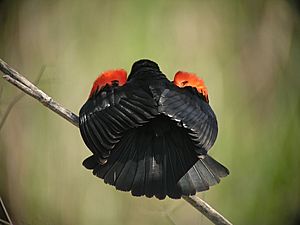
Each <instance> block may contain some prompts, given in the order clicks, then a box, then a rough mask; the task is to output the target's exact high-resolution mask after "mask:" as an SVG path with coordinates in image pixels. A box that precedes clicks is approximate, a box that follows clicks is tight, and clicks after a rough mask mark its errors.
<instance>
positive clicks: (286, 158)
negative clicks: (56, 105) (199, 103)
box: [0, 0, 300, 225]
mask: <svg viewBox="0 0 300 225" xmlns="http://www.w3.org/2000/svg"><path fill="white" fill-rule="evenodd" d="M299 18H300V15H299V11H297V9H296V8H295V6H294V5H292V4H290V3H289V2H288V1H280V0H278V1H277V0H274V1H259V0H254V1H236V0H231V1H226V2H225V1H224V2H223V1H179V0H178V1H134V0H132V1H96V0H92V1H78V0H76V1H70V0H61V1H37V0H27V1H20V0H19V1H16V0H15V1H9V0H2V1H0V28H1V33H0V58H2V59H4V60H5V61H7V62H8V63H9V64H10V65H12V66H13V67H14V68H16V69H17V70H19V71H20V72H21V73H23V74H24V75H26V76H27V78H28V79H30V80H32V81H33V80H35V79H36V77H37V75H38V73H39V71H40V69H41V67H42V66H43V65H46V71H45V72H44V74H43V76H42V78H41V81H40V82H39V87H40V88H41V89H43V90H44V91H45V92H46V93H48V94H49V95H50V96H52V97H53V98H54V99H56V100H57V101H58V102H60V103H62V104H63V105H64V106H66V107H67V108H69V109H71V110H72V111H74V112H78V111H79V109H80V107H81V105H82V104H83V103H84V102H85V100H86V98H87V97H88V94H89V91H90V88H91V85H92V82H93V81H94V79H95V77H96V76H97V75H98V74H99V73H100V72H102V71H105V70H107V69H112V68H124V69H126V70H127V71H129V70H130V66H131V65H132V63H133V62H134V61H135V60H137V59H141V58H149V59H152V60H154V61H156V62H157V63H158V64H159V65H160V67H161V69H162V71H163V72H164V73H165V74H167V75H168V77H169V78H170V79H172V78H173V75H174V74H175V73H176V72H177V71H178V70H185V71H190V72H195V73H197V74H198V75H199V76H201V77H202V78H204V80H205V82H206V84H207V86H208V90H209V98H210V102H211V105H212V107H213V109H214V111H215V113H216V115H217V117H218V121H219V128H220V129H219V136H218V139H217V142H216V144H215V146H214V147H213V148H212V149H211V154H212V155H213V156H214V157H215V158H216V159H218V160H219V161H220V162H222V163H223V164H224V165H226V166H227V167H228V168H229V169H230V172H231V174H230V176H228V177H227V178H225V179H223V180H222V182H221V183H220V184H219V185H217V186H214V187H213V188H212V189H211V190H209V191H207V192H205V193H200V194H199V196H200V197H202V198H204V199H205V200H206V201H207V202H208V203H210V204H211V205H212V206H214V207H215V208H216V209H217V210H218V211H220V212H221V213H222V214H223V215H224V216H225V217H226V218H228V219H229V220H230V221H232V222H233V223H234V224H273V225H274V224H298V223H299V220H300V214H299V211H300V178H299V171H300V163H299V159H300V149H299V145H300V136H299V135H300V91H299V88H300V64H299V61H300V19H299ZM1 87H2V88H3V92H2V94H1V96H0V119H1V117H2V115H3V114H4V111H5V109H6V108H7V106H8V105H9V103H10V102H11V101H12V99H13V98H14V96H16V95H17V94H18V93H19V91H18V90H17V89H16V88H14V87H13V86H11V85H10V84H8V83H7V82H5V81H4V80H3V79H0V88H1ZM88 155H89V151H88V149H87V148H86V147H85V145H84V143H83V141H82V140H81V137H80V134H79V130H78V129H76V128H74V127H73V126H72V125H71V124H69V123H67V122H66V121H64V120H62V119H61V118H60V117H58V116H57V115H55V114H54V113H52V112H50V111H49V110H47V109H46V108H45V107H42V106H41V105H40V104H39V103H37V102H36V101H35V100H33V99H31V98H29V97H27V96H26V97H24V98H23V99H22V100H21V101H20V102H19V103H18V104H17V105H15V107H14V108H13V110H12V111H11V113H10V115H9V117H8V119H7V121H6V122H5V125H4V126H3V127H2V129H1V130H0V196H2V198H3V200H4V201H5V202H6V204H7V206H8V209H9V211H10V214H11V216H12V219H13V220H14V221H15V222H16V224H70V225H71V224H105V225H110V224H111V225H114V224H126V225H130V224H145V225H147V224H166V225H167V224H176V225H180V224H210V222H209V221H208V220H206V219H205V218H203V216H201V215H200V214H199V213H198V212H197V211H195V210H194V209H193V208H192V207H191V206H190V205H188V204H187V203H186V202H185V201H183V200H182V201H174V200H170V199H167V200H164V201H159V200H156V199H147V198H144V197H143V198H134V197H132V196H131V195H130V194H129V193H124V192H119V191H115V190H114V188H113V187H112V186H108V185H105V184H104V183H103V181H102V180H100V179H98V178H96V177H94V176H93V175H92V174H91V173H90V172H89V171H87V170H86V169H84V168H83V167H82V166H81V162H82V161H83V159H84V158H85V157H86V156H88Z"/></svg>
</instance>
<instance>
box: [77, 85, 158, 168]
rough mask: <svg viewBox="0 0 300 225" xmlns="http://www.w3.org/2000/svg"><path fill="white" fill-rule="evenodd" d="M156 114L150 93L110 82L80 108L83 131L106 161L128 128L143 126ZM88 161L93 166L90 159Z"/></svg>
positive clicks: (85, 138) (83, 135)
mask: <svg viewBox="0 0 300 225" xmlns="http://www.w3.org/2000/svg"><path fill="white" fill-rule="evenodd" d="M155 115H157V104H156V103H155V101H154V100H153V98H152V97H151V95H150V94H148V93H147V92H145V91H143V90H142V89H134V88H132V87H131V86H130V84H125V85H124V86H109V85H106V86H105V87H104V88H102V89H101V90H100V91H98V92H97V93H96V94H95V95H94V96H92V97H91V98H90V99H89V100H88V101H87V102H86V103H85V104H84V105H83V106H82V108H81V109H80V112H79V128H80V133H81V136H82V138H83V140H84V142H85V144H86V145H87V146H88V148H89V149H90V150H91V151H92V153H93V154H94V155H96V156H97V157H98V158H99V160H100V161H101V159H102V161H101V162H102V163H103V162H105V161H106V159H107V158H108V157H109V155H110V153H111V150H112V149H113V148H114V147H115V145H116V144H117V143H118V142H119V141H120V139H121V137H122V135H123V133H124V132H125V131H127V130H128V129H130V128H134V127H139V126H141V125H142V124H143V123H145V122H147V121H149V119H151V118H153V117H154V116H155ZM84 163H85V164H87V166H89V165H88V164H89V162H88V159H87V161H85V162H84ZM90 166H91V165H90Z"/></svg>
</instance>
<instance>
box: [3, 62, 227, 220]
mask: <svg viewBox="0 0 300 225" xmlns="http://www.w3.org/2000/svg"><path fill="white" fill-rule="evenodd" d="M0 70H1V71H2V72H3V73H4V74H6V75H3V78H4V79H6V80H7V81H8V82H10V83H12V84H13V85H15V86H16V87H18V88H19V89H21V90H22V91H24V92H25V93H26V94H29V95H30V96H32V97H34V98H35V99H37V100H38V101H39V102H41V103H42V104H43V105H44V106H46V107H48V108H49V109H51V110H52V111H54V112H55V113H57V114H59V115H60V116H62V117H63V118H65V119H66V120H68V121H69V122H70V123H72V124H73V125H75V126H76V127H78V116H77V115H75V114H74V113H73V112H71V111H70V110H68V109H66V108H64V107H63V106H61V105H60V104H58V103H57V102H55V101H54V100H53V99H52V98H51V97H49V96H48V95H47V94H46V93H44V92H43V91H42V90H40V89H38V88H37V87H36V86H35V85H33V84H32V83H31V82H30V81H28V80H27V79H26V78H25V77H24V76H23V75H21V74H19V73H18V72H17V71H15V70H14V69H13V68H11V67H10V66H9V65H8V64H7V63H6V62H4V61H3V60H1V59H0ZM183 199H184V200H186V201H187V202H188V203H190V204H191V205H192V206H193V207H194V208H196V209H197V210H198V211H199V212H201V213H202V214H203V215H204V216H206V217H207V218H208V219H209V220H210V221H211V222H213V223H214V224H217V225H231V223H230V222H229V221H228V220H227V219H225V217H224V216H222V215H221V214H220V213H218V212H217V211H216V210H214V209H213V208H212V207H211V206H209V205H208V204H207V203H206V202H205V201H203V200H201V199H200V198H199V197H197V196H195V195H194V196H185V197H183Z"/></svg>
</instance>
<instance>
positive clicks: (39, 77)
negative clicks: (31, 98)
mask: <svg viewBox="0 0 300 225" xmlns="http://www.w3.org/2000/svg"><path fill="white" fill-rule="evenodd" d="M45 69H46V66H45V65H44V66H42V67H41V70H40V72H39V74H38V77H37V79H36V81H35V82H34V84H35V85H37V84H38V83H39V81H40V79H41V77H42V75H43V73H44V72H45ZM2 89H3V88H2ZM2 89H1V91H2ZM0 93H1V92H0ZM0 96H1V95H0ZM24 96H25V93H24V92H22V93H20V94H18V95H17V96H16V97H15V98H14V99H13V100H12V102H11V103H10V104H9V105H8V107H7V109H6V111H5V113H4V116H3V117H2V119H1V121H0V130H1V128H2V127H3V125H4V123H5V121H6V119H7V117H8V115H9V113H10V111H11V110H12V108H13V107H14V106H15V105H16V104H17V102H18V101H20V100H21V99H22V98H23V97H24Z"/></svg>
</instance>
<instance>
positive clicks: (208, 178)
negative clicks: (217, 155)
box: [177, 155, 229, 195]
mask: <svg viewBox="0 0 300 225" xmlns="http://www.w3.org/2000/svg"><path fill="white" fill-rule="evenodd" d="M228 174H229V171H228V169H227V168H226V167H224V166H223V165H222V164H220V163H219V162H217V161H216V160H214V159H213V158H212V157H211V156H209V155H206V156H205V158H204V159H199V160H198V161H197V162H196V163H195V165H193V166H192V167H191V168H190V169H189V171H188V172H187V173H186V174H185V175H184V176H183V177H182V178H180V180H179V181H178V183H177V186H178V187H179V188H180V190H181V192H182V193H183V195H194V194H195V192H200V191H205V190H208V189H209V187H210V186H213V185H215V184H217V183H219V182H220V178H222V177H225V176H227V175H228Z"/></svg>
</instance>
